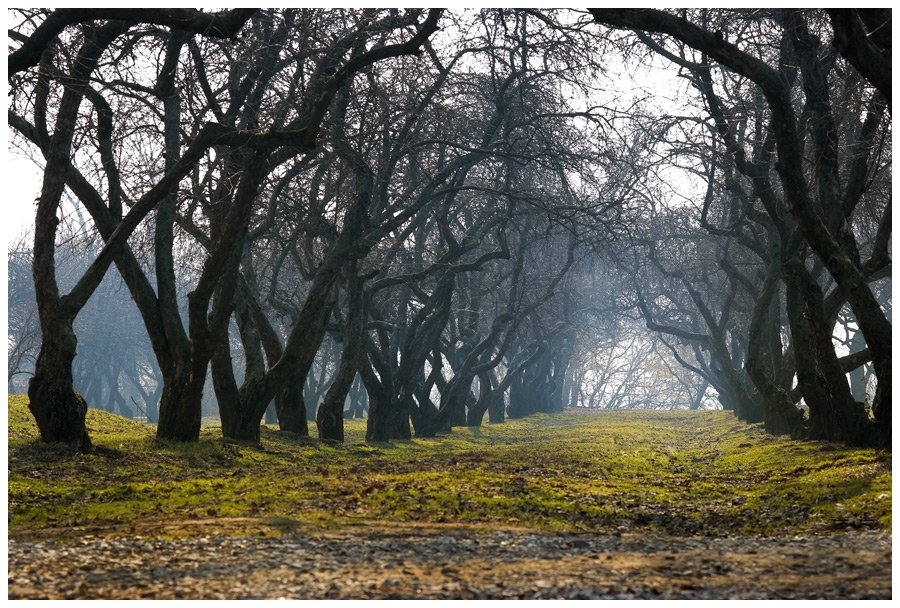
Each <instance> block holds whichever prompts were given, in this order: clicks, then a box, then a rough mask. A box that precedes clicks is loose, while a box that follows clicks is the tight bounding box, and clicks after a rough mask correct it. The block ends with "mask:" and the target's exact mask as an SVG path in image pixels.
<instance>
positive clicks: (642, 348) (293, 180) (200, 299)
mask: <svg viewBox="0 0 900 608" xmlns="http://www.w3.org/2000/svg"><path fill="white" fill-rule="evenodd" d="M16 15H17V16H18V19H19V24H18V26H17V27H16V28H13V30H11V31H12V36H13V38H14V39H15V40H17V41H19V43H20V46H19V47H18V48H17V49H16V50H15V51H13V52H12V53H11V54H10V56H9V64H10V75H11V80H10V82H11V92H12V93H11V97H10V100H11V101H10V109H9V122H10V126H11V127H12V129H14V130H15V133H16V137H17V138H18V141H19V142H20V145H21V146H22V147H24V148H27V149H29V150H33V151H34V153H35V154H36V155H39V156H40V157H41V159H42V163H43V166H44V182H43V186H42V191H41V194H40V197H39V199H38V204H37V215H36V223H35V230H34V245H33V247H32V250H31V251H30V252H23V254H24V255H26V257H29V256H28V255H27V254H30V260H31V265H32V277H33V285H34V290H33V294H34V297H35V298H36V302H37V317H38V319H39V321H40V334H41V335H40V338H41V340H40V344H41V349H40V354H39V356H38V357H37V359H36V361H35V364H34V375H33V376H32V377H31V380H30V382H29V389H28V392H29V397H30V407H31V409H32V412H33V413H34V415H35V418H36V420H37V422H38V426H39V428H40V430H41V435H42V438H43V439H44V440H46V441H63V442H65V443H68V444H70V445H71V446H73V447H74V448H76V449H88V448H89V447H90V438H89V437H88V436H87V433H86V431H85V428H84V412H85V409H86V403H85V401H84V399H83V398H82V395H80V394H79V393H78V392H76V391H75V390H74V387H75V381H76V380H75V376H74V375H73V361H75V354H76V345H77V344H78V341H77V340H76V334H80V335H82V336H90V335H91V334H93V333H94V332H95V331H97V330H94V329H91V328H85V329H81V328H80V327H78V325H77V324H76V319H78V318H79V315H80V313H82V310H84V309H85V307H86V306H87V304H88V301H89V300H90V299H91V298H92V297H93V296H94V294H95V293H96V292H97V290H98V289H101V290H102V285H104V284H105V283H104V277H105V276H107V274H108V272H107V271H108V270H109V267H110V266H112V265H114V266H115V270H116V272H117V273H118V275H120V276H121V280H122V282H123V283H124V285H125V288H126V289H127V293H128V295H129V297H130V299H131V300H132V301H133V305H132V306H133V307H134V308H132V310H136V311H137V315H139V317H140V323H141V324H142V325H143V329H144V330H145V332H144V333H145V334H146V337H147V338H148V339H149V344H150V347H151V349H152V355H153V356H152V357H146V356H145V357H143V361H142V366H141V370H140V371H139V370H138V369H137V366H136V369H135V371H134V374H135V376H136V377H137V378H138V379H137V381H136V383H137V384H138V385H140V389H139V390H140V391H143V393H144V396H143V397H142V399H144V403H145V411H146V412H147V415H148V417H150V418H156V419H157V420H158V426H157V429H158V430H157V433H158V436H159V437H161V438H164V439H175V440H181V441H194V440H196V439H197V438H198V436H199V430H200V419H201V415H202V412H203V399H204V389H207V390H206V394H207V395H210V393H212V394H214V396H215V402H216V406H217V409H218V412H219V415H220V417H221V420H222V429H223V433H224V434H225V435H226V436H227V437H230V438H233V439H239V440H250V441H257V440H258V439H259V429H260V423H261V421H262V420H263V417H264V416H266V412H267V410H268V411H269V415H270V416H273V417H275V418H277V420H278V423H279V425H280V428H281V429H282V430H285V431H291V432H295V433H301V434H307V433H308V432H309V427H308V421H309V420H310V419H312V418H313V417H314V419H315V421H316V425H317V428H318V433H319V436H320V437H322V438H324V439H333V440H341V439H342V438H343V422H342V421H343V418H344V415H345V410H346V404H347V402H348V395H349V396H350V398H349V401H351V402H352V403H353V408H352V409H354V410H356V411H360V410H361V409H362V408H363V407H366V408H367V412H368V415H367V419H368V423H367V424H368V431H367V439H368V440H371V441H387V440H390V439H395V438H408V437H410V436H411V435H412V434H413V433H415V434H417V435H419V436H429V435H434V434H436V433H439V432H443V431H446V430H448V429H449V428H451V427H452V426H458V425H478V424H481V421H482V420H483V418H484V416H485V415H487V416H488V418H489V420H491V421H493V422H499V421H502V420H503V419H504V417H505V416H510V417H515V416H523V415H527V414H530V413H533V412H537V411H552V410H556V409H561V408H562V407H564V406H567V405H589V406H594V405H598V404H601V403H602V404H603V405H608V406H614V407H625V406H627V405H630V406H634V405H644V406H652V407H658V406H659V404H660V403H662V402H664V401H665V394H664V393H661V392H660V390H659V387H662V386H665V387H666V390H667V391H669V394H670V398H674V399H679V400H683V402H684V405H686V406H690V407H701V405H702V404H703V403H704V402H705V401H707V400H708V399H709V394H710V393H709V391H708V388H709V387H711V388H712V389H713V390H714V391H715V393H716V394H717V395H718V399H719V401H720V402H721V403H722V404H723V405H725V406H726V407H729V408H733V409H734V410H735V411H736V412H737V413H738V415H740V416H741V417H743V418H745V419H747V420H755V421H759V420H763V421H765V422H766V425H767V428H769V429H770V430H771V431H773V432H778V433H784V432H790V433H794V434H797V435H800V434H810V435H811V436H813V437H820V438H829V439H839V440H843V441H848V442H851V443H866V442H871V441H873V439H874V436H873V434H872V428H873V427H872V423H871V422H870V420H869V416H868V414H867V412H866V409H865V406H864V405H861V404H860V403H858V402H857V401H856V400H855V399H854V398H853V395H852V394H851V392H850V385H849V384H848V380H847V375H846V373H847V372H848V371H852V370H857V369H859V368H860V365H862V364H864V363H866V362H868V361H871V362H872V366H873V368H874V372H875V375H876V376H877V383H876V386H877V389H876V392H875V395H874V409H875V417H876V420H877V422H878V425H879V429H880V432H881V438H882V441H885V442H889V437H890V407H889V404H890V401H889V395H890V375H889V373H890V372H889V365H888V367H887V371H886V368H885V365H884V357H885V356H886V357H887V359H888V361H889V358H890V344H889V341H888V344H887V351H886V353H885V345H884V343H883V342H884V340H883V339H881V338H880V336H882V335H883V334H880V333H878V332H881V331H884V330H885V327H886V329H887V332H888V333H887V334H884V335H887V336H888V340H889V335H890V333H889V332H890V323H889V321H888V320H887V316H886V315H887V312H886V311H888V310H889V290H888V289H884V288H883V285H884V282H883V281H882V282H881V283H878V281H879V280H880V279H884V278H885V277H889V268H890V266H889V264H890V259H889V252H888V248H887V247H888V240H889V236H890V147H889V137H888V134H889V129H890V121H889V101H887V100H889V90H888V91H887V96H885V93H884V92H883V91H882V90H880V89H878V88H874V89H873V86H872V82H873V81H872V80H871V77H870V76H868V75H866V74H865V72H862V73H861V72H860V70H858V69H857V68H855V67H853V66H854V65H855V64H853V62H852V61H851V60H850V59H849V58H845V57H844V56H841V55H840V54H839V53H837V52H834V51H831V52H828V51H829V49H830V47H826V46H825V45H824V43H822V42H820V41H819V38H817V37H816V36H817V35H818V36H821V35H822V33H823V32H825V31H830V30H829V27H828V26H829V24H828V22H827V21H826V20H825V18H824V16H823V15H821V14H819V13H817V12H809V11H805V12H796V11H794V12H791V11H787V12H746V11H744V12H740V11H724V12H723V11H717V12H709V11H698V12H696V13H689V14H688V13H685V14H683V15H675V14H672V13H665V12H658V11H612V12H610V11H593V12H592V14H591V15H589V14H586V13H573V12H569V11H533V10H518V11H504V10H485V11H480V12H465V13H460V14H450V13H445V12H443V11H440V10H431V11H417V10H359V11H355V10H335V11H321V10H311V9H310V10H307V9H285V10H273V11H252V10H233V11H226V12H223V13H203V12H197V11H192V10H173V11H166V10H163V11H153V12H152V13H151V12H146V11H140V10H131V11H129V10H122V9H115V10H110V11H105V10H102V9H97V10H94V11H68V10H57V11H52V12H47V11H17V12H16ZM852 16H853V17H854V18H855V19H858V16H857V14H856V13H853V15H852ZM595 21H599V22H601V23H608V24H611V25H613V26H617V27H629V28H638V29H639V30H641V31H640V32H639V33H638V34H636V36H637V39H634V38H632V37H631V36H630V35H629V36H619V35H616V34H615V33H614V32H612V31H610V30H603V29H602V28H600V27H599V26H598V25H597V23H596V22H595ZM859 23H861V24H862V25H861V26H860V27H864V28H869V29H872V28H873V27H874V26H872V25H871V24H870V23H868V22H865V21H860V22H859ZM716 31H719V32H729V33H731V32H738V34H735V35H739V36H740V40H736V41H735V42H736V44H731V43H730V42H728V41H727V40H724V39H723V36H717V35H716V33H715V32H716ZM864 31H868V30H865V29H864ZM645 32H656V33H664V34H666V35H667V36H668V37H666V38H661V37H654V36H655V35H654V34H651V33H645ZM817 41H818V42H817ZM643 49H646V50H647V51H649V53H648V52H646V51H645V50H643ZM875 50H876V51H879V49H878V48H876V49H875ZM879 52H882V54H884V51H883V49H882V50H880V51H879ZM613 53H615V54H616V56H617V57H623V56H625V57H632V58H634V59H635V60H641V59H642V58H643V61H647V62H653V61H658V60H654V59H652V57H653V56H654V55H652V54H656V55H657V56H661V57H663V58H665V60H667V61H671V62H674V63H675V64H676V65H677V67H678V69H679V70H680V73H681V75H682V76H684V77H685V80H686V81H687V82H689V83H690V85H691V86H692V87H693V90H694V91H695V92H696V95H695V100H696V101H695V105H694V106H693V107H692V108H688V109H693V110H694V111H693V112H690V113H689V112H688V111H687V110H686V111H685V112H684V114H683V115H678V116H674V115H671V114H670V113H666V112H659V111H654V110H653V108H652V106H650V105H648V104H638V105H630V106H628V107H627V108H626V109H627V111H625V110H624V109H623V106H622V103H619V102H618V101H617V100H616V97H617V96H616V95H610V94H609V93H604V92H603V91H602V90H600V88H599V87H598V86H597V83H598V82H599V79H600V78H601V76H602V73H601V72H602V69H601V68H602V66H603V65H604V58H607V57H609V56H611V55H612V54H613ZM888 57H889V55H888ZM772 65H774V66H775V67H770V66H772ZM725 68H727V69H725ZM779 104H780V105H779ZM798 112H799V113H800V116H799V117H798V116H797V114H798ZM785 125H786V126H785ZM673 175H676V176H681V177H678V178H676V179H678V180H679V182H680V183H681V184H684V186H679V187H684V188H687V189H688V190H689V191H690V192H700V193H701V194H700V196H704V193H705V198H704V200H703V201H702V203H699V202H697V203H696V204H693V205H692V204H684V203H681V204H674V203H673V201H672V197H671V196H669V195H668V193H667V191H666V187H667V184H668V186H670V187H671V183H672V180H673V177H672V176H673ZM697 184H700V187H697ZM64 192H69V193H71V195H72V196H73V197H74V198H75V199H77V203H78V205H79V206H80V207H81V208H83V209H84V210H85V213H86V214H87V215H89V216H90V222H87V223H88V224H90V225H92V227H91V228H90V230H89V232H90V233H91V234H96V235H99V237H100V239H101V240H102V242H103V246H102V248H100V250H99V252H98V253H97V254H96V256H95V257H94V258H93V260H92V261H91V262H90V264H83V265H80V266H78V268H77V270H76V271H75V272H74V274H73V273H72V272H70V271H67V272H66V277H67V282H62V281H61V269H60V268H58V267H57V262H58V260H59V258H60V256H59V252H58V251H57V246H58V245H60V243H61V242H63V241H62V240H61V239H60V232H59V228H58V225H59V220H58V217H59V215H60V213H62V211H61V209H62V206H61V201H62V200H63V193H64ZM885 218H887V219H886V220H885ZM91 242H92V243H96V242H97V241H94V240H91ZM60 246H61V245H60ZM98 247H99V245H98ZM10 263H11V264H12V258H11V262H10ZM11 276H12V273H11ZM68 277H72V278H71V280H68ZM108 280H109V279H107V281H108ZM870 284H871V285H873V286H874V287H872V288H870V287H869V285H870ZM63 288H65V289H67V290H68V291H67V293H65V294H62V293H61V291H62V289H63ZM11 293H12V292H11ZM11 297H12V295H11ZM879 298H880V299H879ZM95 301H96V298H95ZM115 318H116V319H119V320H120V321H121V323H122V324H123V325H128V329H129V330H132V329H133V327H134V324H135V320H136V317H135V316H129V315H116V317H115ZM839 318H840V319H842V320H843V325H841V327H842V328H844V329H843V332H844V333H843V334H841V335H843V336H844V338H845V339H846V341H847V342H848V344H850V343H852V344H853V347H854V348H853V350H854V352H853V353H852V354H851V355H850V356H849V357H844V358H839V357H838V355H837V352H836V350H835V344H834V341H833V340H832V336H833V335H835V330H834V328H835V323H836V322H837V319H839ZM638 322H640V323H642V324H644V325H646V327H647V328H649V329H650V330H652V333H651V334H647V333H646V332H639V331H638V324H637V323H638ZM885 324H886V326H885ZM857 328H858V331H857ZM838 333H840V332H838ZM23 335H24V334H23ZM860 335H861V336H862V340H860V338H859V337H858V336H860ZM123 336H124V334H123ZM89 340H90V339H89V338H88V341H89ZM871 340H875V342H876V343H875V344H874V345H873V343H872V341H871ZM879 340H881V341H880V342H879ZM118 341H119V340H117V342H118ZM121 341H122V342H125V341H128V342H129V344H128V345H125V344H121V345H120V346H121V347H122V348H121V349H109V350H108V351H107V352H105V353H104V354H105V355H107V356H108V357H109V358H110V366H113V365H119V366H121V365H122V363H123V361H127V360H128V356H127V355H120V356H116V355H115V354H114V353H116V352H119V350H124V349H126V348H130V347H133V346H134V344H135V342H134V341H133V340H130V339H125V338H123V340H121ZM862 341H864V342H865V346H866V348H864V349H863V348H859V349H858V350H857V346H861V342H862ZM81 344H82V346H83V345H84V344H85V340H82V342H81ZM10 352H11V356H12V352H13V351H12V349H11V351H10ZM82 352H84V351H82ZM144 352H145V353H146V349H144ZM133 358H135V359H137V357H133ZM146 360H149V362H148V361H146ZM678 366H680V369H676V368H677V367H678ZM75 369H77V366H76V367H75ZM686 371H688V372H691V373H686ZM121 374H122V372H121V370H119V371H116V370H113V369H111V370H110V372H109V376H110V378H112V379H110V380H107V381H106V384H105V386H107V387H108V388H107V389H99V388H98V389H97V391H99V392H96V393H91V392H89V390H88V389H87V388H83V389H82V392H83V393H84V394H85V395H87V396H89V397H90V396H93V398H94V399H101V398H102V399H111V400H113V401H115V400H116V397H115V396H114V393H120V392H121V391H120V390H119V388H118V387H119V384H118V378H121V377H122V376H121ZM151 376H152V379H151ZM795 377H796V379H797V382H796V387H794V378H795ZM114 385H115V387H116V389H115V391H113V390H112V387H113V386H114ZM209 385H211V388H212V391H209V390H208V388H209ZM80 386H81V385H80ZM151 387H152V390H151ZM844 389H846V390H844ZM120 397H122V395H120ZM801 399H802V401H803V402H805V404H806V405H807V406H808V410H809V420H808V421H807V420H805V419H804V418H803V415H802V413H801V410H800V409H799V408H798V407H797V404H798V403H799V402H800V401H801ZM885 399H887V401H885ZM121 400H122V401H124V397H122V399H121ZM157 402H158V410H157V409H156V408H157V406H156V403H157ZM151 403H152V405H151ZM126 405H127V404H126ZM120 409H121V411H126V410H125V409H124V408H123V407H120Z"/></svg>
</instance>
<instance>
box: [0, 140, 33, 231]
mask: <svg viewBox="0 0 900 608" xmlns="http://www.w3.org/2000/svg"><path fill="white" fill-rule="evenodd" d="M7 135H8V134H7ZM4 177H5V179H4V180H3V190H4V197H3V198H4V205H3V212H2V217H3V236H4V238H5V239H6V242H7V244H8V243H9V241H10V240H12V239H14V238H16V237H18V236H19V235H20V234H21V233H22V232H23V231H24V230H25V229H26V228H28V227H30V226H31V225H32V224H33V223H34V200H35V199H36V198H37V197H38V195H39V194H40V191H41V170H40V169H39V168H38V167H37V166H36V165H35V164H34V162H33V161H32V160H30V159H27V158H24V157H23V156H21V155H20V154H18V153H17V152H15V151H10V150H9V149H7V153H6V171H5V176H4Z"/></svg>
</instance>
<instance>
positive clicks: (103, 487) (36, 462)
mask: <svg viewBox="0 0 900 608" xmlns="http://www.w3.org/2000/svg"><path fill="white" fill-rule="evenodd" d="M26 403H27V402H26V401H25V399H24V398H23V397H21V396H11V397H10V399H9V458H10V463H9V522H10V530H11V532H13V533H19V532H27V531H28V530H36V529H47V528H54V529H59V530H63V529H65V528H67V527H70V526H110V525H119V526H125V527H127V526H130V525H136V524H147V523H148V522H151V523H152V522H166V523H167V529H169V530H171V529H172V525H171V524H172V522H179V521H181V522H191V521H193V522H197V521H203V522H209V521H210V520H212V521H217V520H221V521H223V522H225V521H241V522H246V521H260V522H273V521H274V522H280V523H279V524H278V525H277V526H276V525H273V526H272V528H273V529H274V530H275V531H276V532H279V531H285V530H288V529H292V528H293V527H296V526H304V527H307V526H311V527H314V528H323V527H324V528H330V527H337V526H346V525H352V524H367V525H368V524H378V523H382V522H395V523H396V522H401V523H402V522H421V523H465V524H479V525H486V526H504V527H508V526H514V527H526V528H534V529H544V530H566V531H575V530H595V531H601V530H602V531H612V530H632V531H638V530H649V531H655V532H665V533H671V534H678V535H690V534H711V535H724V534H747V535H758V534H765V535H783V534H787V535H790V534H801V533H815V532H825V531H834V530H847V529H858V528H870V529H887V530H889V529H890V526H891V460H890V455H889V454H888V453H885V452H881V451H876V450H872V449H853V448H846V447H843V446H839V445H836V444H830V443H823V442H797V441H791V440H788V439H784V438H777V437H772V436H769V435H766V434H765V433H763V431H762V430H761V429H760V428H759V427H758V426H752V425H746V424H743V423H741V422H739V421H737V420H736V419H735V418H734V417H733V416H732V415H731V414H730V413H727V412H578V411H575V412H567V413H564V414H557V415H538V416H533V417H530V418H527V419H524V420H514V421H509V422H507V423H505V424H502V425H486V426H484V427H483V428H481V429H465V428H462V429H455V430H454V432H453V433H451V434H450V435H448V436H444V437H437V438H433V439H414V440H412V441H405V442H396V443H394V444H389V445H385V446H378V447H372V446H368V445H365V444H364V443H363V438H364V436H365V423H364V422H360V421H350V422H349V423H348V424H347V425H346V426H347V429H346V438H347V440H346V443H345V444H343V445H331V444H328V445H326V444H318V443H317V442H314V441H308V440H299V439H297V438H292V437H289V436H285V435H282V434H281V433H278V432H277V431H275V430H272V429H266V428H264V429H263V432H262V444H261V446H260V447H253V446H246V445H235V444H231V443H226V442H224V441H222V440H221V433H220V431H219V429H217V428H215V427H212V426H208V427H204V429H203V431H202V438H201V441H200V443H197V444H177V443H163V442H159V441H157V440H156V439H155V438H154V435H153V428H152V427H150V426H147V425H142V424H138V423H135V422H132V421H129V420H125V419H123V418H121V417H118V416H115V415H112V414H107V413H104V412H99V411H96V410H91V411H90V413H89V415H88V426H89V428H90V432H91V435H92V439H93V440H94V443H95V444H97V445H99V446H102V447H104V448H107V449H105V450H102V451H100V452H99V453H97V454H87V455H85V454H77V455H74V456H68V457H65V458H62V457H60V455H59V454H56V453H54V451H53V450H52V449H48V448H47V446H44V445H41V444H39V443H38V442H37V441H36V438H37V430H36V429H35V428H34V423H33V421H32V420H31V417H30V414H29V413H28V411H27V405H26ZM244 528H245V526H244ZM189 529H190V527H189V526H185V527H184V530H182V531H181V532H180V533H189V532H186V531H187V530H189ZM197 529H201V528H197Z"/></svg>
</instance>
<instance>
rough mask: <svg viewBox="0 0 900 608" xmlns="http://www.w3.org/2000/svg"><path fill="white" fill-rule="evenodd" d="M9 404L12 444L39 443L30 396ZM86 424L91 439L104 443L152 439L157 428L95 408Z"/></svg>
mask: <svg viewBox="0 0 900 608" xmlns="http://www.w3.org/2000/svg"><path fill="white" fill-rule="evenodd" d="M7 401H8V403H9V412H8V420H9V441H10V443H11V444H12V443H17V444H18V443H20V442H28V441H35V440H37V439H38V438H39V437H40V433H39V432H38V428H37V425H36V424H35V422H34V417H32V415H31V412H29V411H28V396H27V395H10V396H9V398H8V400H7ZM85 422H86V423H87V428H88V433H90V435H91V438H92V439H93V440H98V441H99V442H100V443H101V444H107V443H109V442H115V441H116V440H117V439H119V440H122V441H125V440H130V439H132V438H135V437H141V436H145V435H146V436H148V437H149V436H150V435H152V434H153V429H152V428H151V427H149V426H147V425H146V424H141V423H140V422H135V421H134V420H129V419H128V418H123V417H122V416H117V415H116V414H110V413H109V412H104V411H103V410H98V409H94V408H89V409H88V413H87V419H86V420H85Z"/></svg>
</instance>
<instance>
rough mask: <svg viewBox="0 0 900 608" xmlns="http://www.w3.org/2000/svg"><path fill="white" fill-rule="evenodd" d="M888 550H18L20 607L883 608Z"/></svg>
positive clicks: (384, 540)
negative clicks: (28, 603) (685, 602)
mask: <svg viewBox="0 0 900 608" xmlns="http://www.w3.org/2000/svg"><path fill="white" fill-rule="evenodd" d="M890 597H891V539H890V536H889V535H886V534H877V533H850V534H841V535H830V536H815V537H809V538H800V537H797V538H764V539H748V538H705V537H689V538H677V537H660V536H647V535H640V534H623V535H621V536H616V535H595V534H548V533H530V532H523V531H515V530H504V531H490V530H485V529H477V528H466V527H456V526H447V527H441V526H427V527H407V528H405V529H393V530H391V529H384V528H381V529H378V528H367V529H362V530H356V531H353V532H342V533H336V534H322V533H309V534H307V533H301V532H295V533H289V534H286V535H284V536H281V537H274V538H272V537H259V536H253V537H250V536H230V535H221V534H217V533H216V534H209V535H201V536H196V535H195V536H192V537H191V538H185V539H175V540H163V539H159V538H149V537H141V536H140V535H138V536H128V537H121V538H111V537H108V536H105V535H96V536H88V537H85V538H83V539H82V540H79V541H76V542H60V541H55V540H35V537H34V536H32V537H31V538H30V539H26V538H24V537H23V538H11V539H10V542H9V598H10V599H23V598H33V599H38V598H49V599H57V598H153V599H172V598H194V599H200V598H204V599H216V598H218V599H224V598H268V599H275V598H307V599H313V598H433V599H436V598H570V599H599V598H621V599H626V598H681V599H712V598H744V599H757V598H760V599H762V598H767V599H768V598H823V599H826V598H827V599H838V598H856V599H863V598H883V599H887V598H890Z"/></svg>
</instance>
